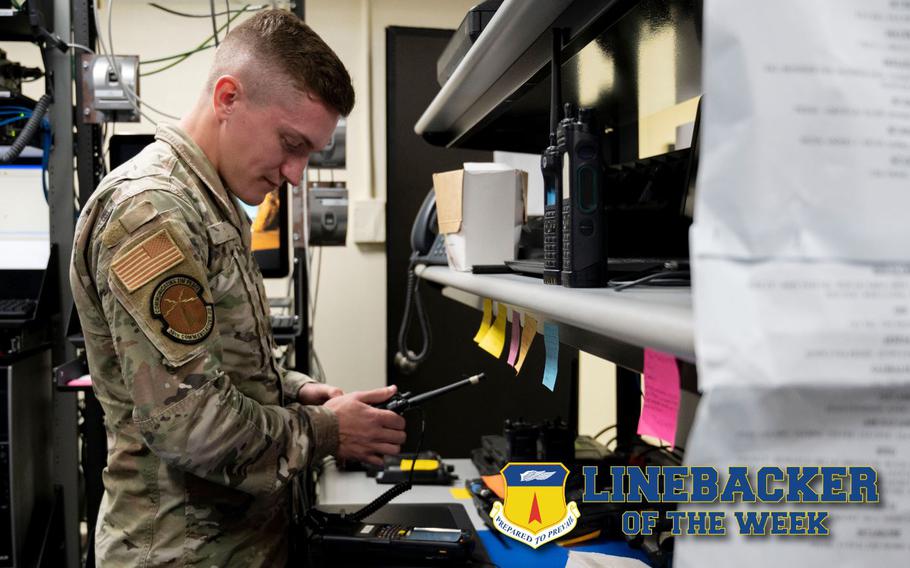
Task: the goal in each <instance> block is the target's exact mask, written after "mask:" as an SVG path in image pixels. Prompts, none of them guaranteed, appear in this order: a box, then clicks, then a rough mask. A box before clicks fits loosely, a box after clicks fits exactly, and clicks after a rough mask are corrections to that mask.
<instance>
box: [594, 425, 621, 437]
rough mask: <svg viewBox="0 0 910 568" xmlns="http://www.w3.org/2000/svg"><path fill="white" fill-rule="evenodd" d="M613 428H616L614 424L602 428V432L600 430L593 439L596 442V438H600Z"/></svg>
mask: <svg viewBox="0 0 910 568" xmlns="http://www.w3.org/2000/svg"><path fill="white" fill-rule="evenodd" d="M614 428H616V424H612V425H610V426H607V427H606V428H604V429H603V430H601V431H600V432H598V433H597V434H594V439H595V440H596V439H597V438H600V437H601V436H603V435H604V434H606V433H607V432H609V431H610V430H613V429H614Z"/></svg>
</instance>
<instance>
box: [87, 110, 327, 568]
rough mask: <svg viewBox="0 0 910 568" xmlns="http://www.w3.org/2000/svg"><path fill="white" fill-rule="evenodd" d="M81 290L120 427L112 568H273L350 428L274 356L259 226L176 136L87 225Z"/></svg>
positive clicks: (166, 134) (167, 135)
mask: <svg viewBox="0 0 910 568" xmlns="http://www.w3.org/2000/svg"><path fill="white" fill-rule="evenodd" d="M70 281H71V285H72V288H73V294H74V297H75V302H76V306H77V308H78V311H79V318H80V320H81V322H82V329H83V331H84V333H85V346H86V351H87V354H88V362H89V368H90V370H91V375H92V380H93V384H94V389H95V394H96V395H97V397H98V400H99V401H100V402H101V404H102V406H103V407H104V411H105V426H106V428H107V434H108V458H107V468H106V469H105V470H104V487H105V494H104V499H103V501H102V503H101V511H100V512H99V515H98V523H97V528H96V536H95V543H96V553H97V558H98V561H99V565H100V566H131V567H132V566H191V565H192V566H195V565H203V566H206V567H212V566H228V565H231V566H276V565H282V564H283V563H284V562H285V559H286V556H287V542H286V534H287V523H288V507H287V504H288V491H289V489H288V487H289V485H288V482H289V480H290V479H291V478H292V477H293V476H294V475H295V474H296V473H297V472H299V471H301V470H303V469H304V468H306V467H308V466H309V464H310V463H311V462H313V461H314V460H317V459H321V458H322V457H323V456H325V455H327V454H329V453H331V452H334V451H335V449H336V448H337V444H338V423H337V419H336V417H335V415H334V413H333V412H332V411H330V410H329V409H327V408H325V407H322V406H303V405H300V404H298V403H296V402H294V403H290V404H287V405H284V404H283V402H284V400H289V401H293V400H294V399H295V398H296V393H297V391H298V390H299V388H300V387H301V386H302V385H303V384H305V383H306V382H307V381H310V380H311V379H309V378H308V377H306V376H305V375H302V374H300V373H296V372H293V371H286V370H284V369H282V368H281V367H280V366H279V365H278V364H277V362H276V361H275V358H274V357H273V354H272V349H273V348H274V340H273V338H272V334H271V331H270V328H269V320H268V313H269V308H268V301H267V299H266V296H265V291H264V289H263V285H262V275H261V274H260V273H259V269H258V268H257V266H256V264H255V262H254V260H253V258H252V255H251V253H250V230H249V219H248V218H247V216H246V215H245V214H244V213H243V212H242V210H241V209H240V207H239V204H238V203H237V201H236V199H235V198H234V197H233V196H231V195H230V194H229V193H228V192H227V191H226V190H225V188H224V186H223V185H222V184H221V181H220V179H219V177H218V174H217V172H216V171H215V169H214V167H213V166H212V164H211V163H210V162H209V161H208V160H207V159H206V157H205V155H204V154H203V153H202V151H201V150H200V149H199V147H198V146H196V144H195V143H194V142H193V141H192V140H191V139H190V138H189V136H187V135H186V134H185V133H184V132H182V131H181V130H180V129H178V128H176V127H170V126H165V127H161V128H159V129H158V133H157V136H156V142H155V143H154V144H152V145H150V146H149V147H147V148H146V149H145V150H143V151H142V152H141V153H140V154H139V155H138V156H136V157H135V158H134V159H133V160H131V161H129V162H128V163H126V164H124V165H123V166H121V167H120V168H117V169H116V170H115V171H113V172H111V174H110V175H108V176H107V177H106V178H105V179H104V181H103V182H102V183H101V185H100V186H99V187H98V189H97V191H95V193H94V194H93V195H92V198H91V199H90V200H89V203H88V204H87V205H86V206H85V208H84V209H83V211H82V214H81V216H80V218H79V223H78V225H77V228H76V237H75V246H74V248H73V258H72V267H71V270H70Z"/></svg>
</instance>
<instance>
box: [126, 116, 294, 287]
mask: <svg viewBox="0 0 910 568" xmlns="http://www.w3.org/2000/svg"><path fill="white" fill-rule="evenodd" d="M154 141H155V136H154V135H153V134H115V135H113V136H111V140H110V150H109V153H110V161H111V169H114V168H116V167H117V166H119V165H121V164H123V163H124V162H126V161H127V160H129V159H131V158H132V157H133V156H135V155H136V154H138V153H139V152H140V151H142V149H143V148H145V147H146V146H148V145H149V144H151V143H152V142H154ZM289 199H290V193H289V192H288V187H287V184H285V185H283V186H282V187H280V188H279V189H276V190H275V191H274V192H272V193H271V194H269V196H268V197H267V198H266V199H265V201H263V202H262V204H260V205H259V206H251V205H246V204H244V203H243V202H240V205H241V207H242V208H243V210H244V211H245V212H246V214H247V215H248V216H249V218H250V220H251V222H252V223H251V224H252V232H253V234H252V248H253V257H254V258H255V259H256V262H257V263H258V264H259V270H261V271H262V275H263V276H264V277H266V278H283V277H285V276H287V275H288V272H289V268H290V261H289V254H290V253H289V250H288V247H289V240H288V236H289V232H288V204H289Z"/></svg>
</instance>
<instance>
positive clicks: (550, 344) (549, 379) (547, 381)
mask: <svg viewBox="0 0 910 568" xmlns="http://www.w3.org/2000/svg"><path fill="white" fill-rule="evenodd" d="M543 339H544V344H545V345H546V346H547V366H546V367H544V370H543V386H545V387H547V388H548V389H550V390H551V391H552V390H554V389H555V388H556V373H557V372H559V327H557V326H556V325H555V324H552V323H550V322H544V324H543Z"/></svg>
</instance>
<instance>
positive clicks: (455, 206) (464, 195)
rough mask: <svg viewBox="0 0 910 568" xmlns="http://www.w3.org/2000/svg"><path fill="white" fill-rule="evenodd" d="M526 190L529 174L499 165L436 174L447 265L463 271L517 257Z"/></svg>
mask: <svg viewBox="0 0 910 568" xmlns="http://www.w3.org/2000/svg"><path fill="white" fill-rule="evenodd" d="M527 187H528V174H527V172H524V171H522V170H516V169H515V168H512V167H510V166H506V165H504V164H497V163H466V164H465V165H464V169H462V170H455V171H451V172H443V173H438V174H433V188H434V189H435V190H436V216H437V221H438V223H439V232H440V233H443V234H445V240H446V256H447V257H448V260H449V267H451V268H452V269H454V270H459V271H463V272H464V271H469V270H471V268H472V267H473V266H474V265H475V264H502V263H503V262H505V261H507V260H514V259H515V255H516V253H517V251H518V239H519V237H520V235H521V225H522V223H524V221H525V201H526V196H527Z"/></svg>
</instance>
